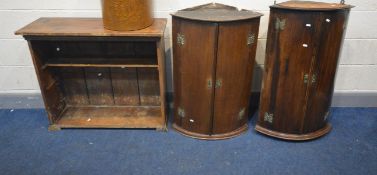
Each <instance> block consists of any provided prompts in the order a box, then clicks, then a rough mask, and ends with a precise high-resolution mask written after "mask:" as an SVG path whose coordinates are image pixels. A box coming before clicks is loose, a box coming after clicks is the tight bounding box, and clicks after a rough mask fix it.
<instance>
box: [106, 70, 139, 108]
mask: <svg viewBox="0 0 377 175" xmlns="http://www.w3.org/2000/svg"><path fill="white" fill-rule="evenodd" d="M111 80H112V81H111V82H112V87H113V92H114V103H115V104H116V105H130V106H137V105H140V97H139V84H138V79H137V69H136V68H120V69H119V68H111Z"/></svg>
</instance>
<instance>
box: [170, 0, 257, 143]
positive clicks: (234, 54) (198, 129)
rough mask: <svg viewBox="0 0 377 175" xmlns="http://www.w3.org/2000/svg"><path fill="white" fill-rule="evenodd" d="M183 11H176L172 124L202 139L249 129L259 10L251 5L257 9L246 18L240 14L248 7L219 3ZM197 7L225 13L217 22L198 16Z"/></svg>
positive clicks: (189, 134) (229, 134)
mask: <svg viewBox="0 0 377 175" xmlns="http://www.w3.org/2000/svg"><path fill="white" fill-rule="evenodd" d="M183 11H184V12H182V11H179V12H177V13H175V14H173V49H174V50H173V54H174V98H175V99H174V124H173V127H174V128H175V129H176V130H177V131H178V132H180V133H182V134H184V135H186V136H190V137H193V138H198V139H209V140H218V139H227V138H231V137H235V136H238V135H240V134H241V133H243V132H244V131H246V130H247V121H248V120H247V118H248V106H249V105H248V104H249V97H250V89H251V88H250V87H251V80H252V78H251V77H252V70H253V65H254V61H255V60H254V58H255V51H256V44H257V38H258V29H259V17H260V16H261V15H260V14H259V15H255V14H254V13H253V12H250V11H248V13H249V14H254V15H252V16H248V17H247V18H246V20H245V18H238V17H237V16H239V15H241V16H242V15H244V12H242V13H240V12H239V11H238V10H235V8H234V7H229V6H224V5H219V4H214V5H213V4H207V5H204V6H199V7H194V8H190V9H185V10H183ZM209 11H210V12H209ZM196 12H198V14H200V13H207V12H208V13H214V14H213V15H214V16H216V15H215V14H216V12H218V13H217V15H221V14H226V15H225V16H224V20H223V21H221V22H218V20H219V19H217V18H216V19H215V20H213V21H208V20H203V19H198V18H199V17H201V15H199V16H198V15H197V14H196ZM199 12H200V13H199ZM183 13H184V16H182V15H183ZM229 15H233V16H231V17H230V16H229ZM207 17H208V16H207ZM228 17H229V18H233V20H231V21H228V20H226V19H228ZM204 18H205V17H204ZM250 35H253V37H252V38H250V39H249V36H250ZM199 41H200V42H199ZM248 42H249V43H248ZM216 82H218V83H216ZM220 82H221V83H220ZM220 84H221V85H220Z"/></svg>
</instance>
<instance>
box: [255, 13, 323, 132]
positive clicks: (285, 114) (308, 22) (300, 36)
mask: <svg viewBox="0 0 377 175" xmlns="http://www.w3.org/2000/svg"><path fill="white" fill-rule="evenodd" d="M271 12H272V13H271V16H270V24H269V25H270V26H274V27H273V28H270V31H269V32H268V41H267V50H266V54H267V55H266V60H265V73H264V77H263V81H264V87H263V90H262V94H261V102H262V104H261V107H260V116H259V121H260V122H259V123H258V124H259V125H260V126H262V127H264V128H267V129H272V130H277V131H279V132H284V133H291V134H299V133H301V130H302V122H303V121H304V112H305V106H306V96H307V87H308V81H309V79H310V77H309V74H310V67H311V63H312V60H313V54H314V52H313V50H314V49H313V48H314V47H315V42H314V39H315V38H314V37H313V36H314V35H315V32H316V30H315V27H314V26H315V25H317V24H316V21H317V20H316V18H317V17H316V14H315V13H307V12H299V11H297V12H296V13H284V12H278V11H275V10H272V11H271Z"/></svg>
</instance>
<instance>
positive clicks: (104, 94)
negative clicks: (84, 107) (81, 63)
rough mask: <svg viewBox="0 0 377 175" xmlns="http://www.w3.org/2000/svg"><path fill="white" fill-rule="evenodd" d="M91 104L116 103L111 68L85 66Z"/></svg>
mask: <svg viewBox="0 0 377 175" xmlns="http://www.w3.org/2000/svg"><path fill="white" fill-rule="evenodd" d="M85 76H86V83H87V88H88V95H89V102H90V104H91V105H114V98H113V89H112V86H111V80H110V69H109V68H85Z"/></svg>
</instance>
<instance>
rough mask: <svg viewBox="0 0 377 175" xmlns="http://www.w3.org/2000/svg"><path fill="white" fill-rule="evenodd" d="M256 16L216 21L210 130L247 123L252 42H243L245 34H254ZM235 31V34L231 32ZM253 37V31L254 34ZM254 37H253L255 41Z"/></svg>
mask: <svg viewBox="0 0 377 175" xmlns="http://www.w3.org/2000/svg"><path fill="white" fill-rule="evenodd" d="M257 26H259V18H257V19H254V20H252V21H250V20H249V21H242V22H231V23H224V24H220V25H219V42H218V51H217V66H216V79H217V80H219V81H221V82H223V84H222V85H221V87H220V88H216V90H215V100H214V109H215V110H214V118H213V129H212V134H223V133H228V132H232V131H234V130H237V129H238V128H239V127H242V126H244V125H246V124H247V121H248V116H249V115H248V111H249V98H246V97H250V95H251V90H250V89H251V80H252V78H250V77H253V76H252V74H253V70H254V63H255V53H256V46H257V44H256V43H253V44H251V45H248V44H247V42H248V41H247V36H248V35H249V34H254V35H255V34H258V30H259V28H258V27H257ZM235 33H237V35H235ZM255 37H257V35H256V36H255ZM256 41H257V39H256V38H255V41H254V42H256Z"/></svg>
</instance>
